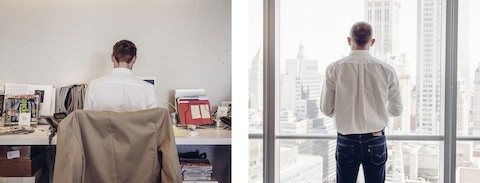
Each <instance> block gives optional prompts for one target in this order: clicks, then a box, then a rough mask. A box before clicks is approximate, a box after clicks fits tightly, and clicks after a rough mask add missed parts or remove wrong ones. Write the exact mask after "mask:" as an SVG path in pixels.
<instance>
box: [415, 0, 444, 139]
mask: <svg viewBox="0 0 480 183" xmlns="http://www.w3.org/2000/svg"><path fill="white" fill-rule="evenodd" d="M443 2H444V1H442V0H419V1H418V4H417V5H418V6H417V8H418V9H417V10H418V11H417V13H418V14H417V74H416V78H417V82H416V91H417V93H416V98H417V102H416V104H417V107H416V109H417V112H416V118H415V119H416V128H417V129H416V131H417V132H420V133H427V134H437V133H439V132H440V95H441V92H440V91H441V88H440V86H441V85H440V84H441V62H442V55H443V49H442V44H443V41H442V37H443V36H442V13H443V12H442V7H443V4H442V3H443Z"/></svg>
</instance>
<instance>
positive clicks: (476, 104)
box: [456, 0, 480, 183]
mask: <svg viewBox="0 0 480 183" xmlns="http://www.w3.org/2000/svg"><path fill="white" fill-rule="evenodd" d="M458 5H459V7H458V47H457V48H458V53H457V54H458V57H457V67H458V69H457V136H459V137H462V136H463V137H465V136H467V137H480V57H479V55H478V54H471V53H476V51H478V50H479V49H480V46H478V42H479V41H480V36H479V35H478V32H479V31H480V23H479V22H478V19H480V12H479V11H478V9H477V7H480V2H479V1H471V0H460V1H459V3H458ZM456 146H457V152H456V158H457V159H456V162H457V165H456V181H457V183H466V182H472V181H473V182H477V181H478V180H480V141H479V140H476V141H457V144H456Z"/></svg>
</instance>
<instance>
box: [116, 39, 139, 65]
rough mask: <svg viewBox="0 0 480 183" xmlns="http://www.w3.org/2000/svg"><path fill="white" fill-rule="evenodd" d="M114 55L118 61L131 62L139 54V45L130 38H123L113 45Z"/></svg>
mask: <svg viewBox="0 0 480 183" xmlns="http://www.w3.org/2000/svg"><path fill="white" fill-rule="evenodd" d="M113 56H114V57H115V60H117V62H126V63H128V64H129V63H130V62H132V59H133V57H134V56H137V47H136V46H135V44H133V43H132V42H131V41H129V40H121V41H119V42H117V43H115V45H114V46H113Z"/></svg>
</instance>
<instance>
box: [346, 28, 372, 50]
mask: <svg viewBox="0 0 480 183" xmlns="http://www.w3.org/2000/svg"><path fill="white" fill-rule="evenodd" d="M350 37H351V38H352V40H353V41H354V42H355V43H356V44H357V45H359V46H365V45H366V44H368V42H369V41H370V40H371V39H372V26H371V25H370V24H369V23H367V22H357V23H355V24H353V26H352V28H351V29H350Z"/></svg>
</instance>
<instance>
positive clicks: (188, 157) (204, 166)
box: [178, 150, 218, 183]
mask: <svg viewBox="0 0 480 183" xmlns="http://www.w3.org/2000/svg"><path fill="white" fill-rule="evenodd" d="M178 157H179V160H180V172H181V173H182V178H183V180H184V181H183V182H184V183H185V182H196V181H201V182H208V183H218V181H217V180H216V179H215V178H213V177H212V173H213V166H212V164H211V163H210V161H209V160H208V159H207V155H206V153H202V154H200V153H199V151H198V150H197V151H194V152H187V153H179V155H178Z"/></svg>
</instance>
